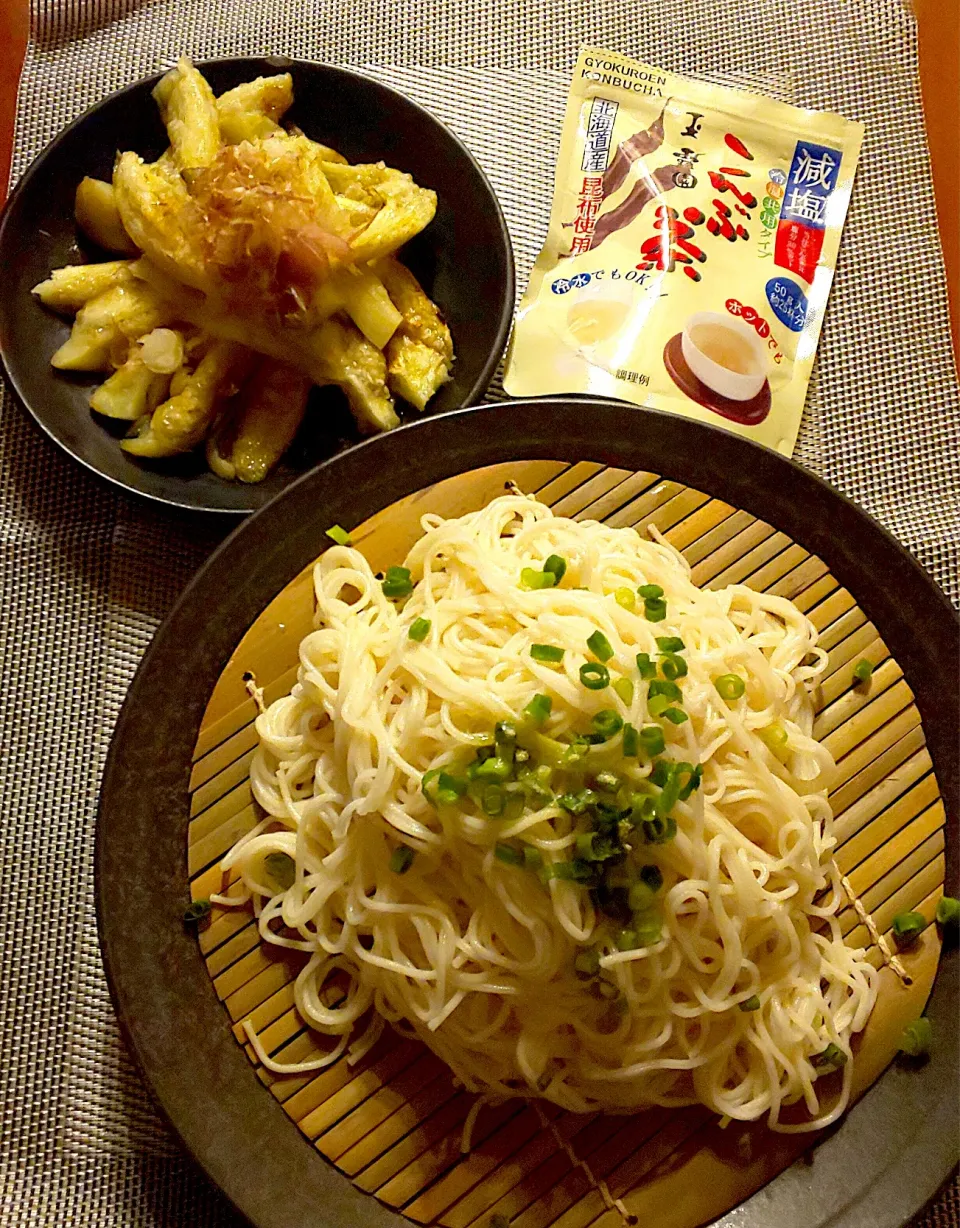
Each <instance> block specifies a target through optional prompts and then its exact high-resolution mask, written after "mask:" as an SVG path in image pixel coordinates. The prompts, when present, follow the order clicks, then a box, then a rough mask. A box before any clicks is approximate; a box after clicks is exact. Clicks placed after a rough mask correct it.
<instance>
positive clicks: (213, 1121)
mask: <svg viewBox="0 0 960 1228" xmlns="http://www.w3.org/2000/svg"><path fill="white" fill-rule="evenodd" d="M529 458H553V459H557V460H565V461H579V460H591V461H599V462H601V463H604V464H607V465H616V466H623V467H625V468H629V469H634V470H652V471H653V472H656V473H661V474H663V475H664V476H665V477H667V478H670V479H673V480H675V481H678V482H682V483H684V484H686V485H690V486H693V487H696V488H697V489H699V490H702V491H706V492H708V493H710V494H712V495H715V496H716V497H718V498H720V499H724V500H726V501H727V502H729V503H731V504H733V505H734V506H735V507H738V508H743V509H745V510H746V511H748V512H751V513H752V514H753V515H755V516H758V517H762V519H763V520H765V521H766V522H768V523H769V524H772V525H775V526H776V527H777V528H778V529H781V530H783V531H784V532H785V533H787V534H789V536H790V537H792V538H793V539H794V540H795V541H796V542H798V543H799V544H800V545H802V546H804V547H805V548H806V549H807V550H809V551H811V552H812V553H815V554H817V555H819V556H820V558H822V559H823V561H824V562H825V563H827V564H828V565H829V567H830V569H831V571H832V572H833V574H834V575H835V576H836V578H837V579H838V580H839V581H840V583H841V584H843V585H845V586H846V587H847V588H848V589H849V590H850V592H851V593H853V594H854V595H855V597H856V599H857V601H858V603H859V604H860V606H861V607H862V608H863V610H864V611H865V612H866V613H867V615H868V616H869V618H870V619H871V620H872V621H873V623H874V624H875V625H876V627H877V629H878V631H879V632H880V634H881V635H882V636H883V638H884V640H885V641H886V643H887V644H888V646H889V648H890V651H891V653H892V654H893V655H894V656H895V658H896V659H897V661H898V662H899V664H900V665H901V667H902V668H903V672H904V674H905V675H906V678H907V681H908V683H909V684H910V686H911V687H912V689H913V692H914V695H915V697H916V702H917V706H918V707H919V709H920V714H921V717H922V719H923V722H924V728H925V732H926V737H927V745H928V747H929V750H930V753H931V755H932V757H933V762H934V766H935V768H936V772H937V777H938V781H939V784H940V788H941V791H942V793H943V798H944V801H945V803H946V807H947V813H948V829H947V875H946V883H947V889H948V892H949V893H950V894H952V895H956V894H957V877H958V875H957V868H958V840H957V821H958V813H960V798H958V783H960V780H958V739H957V731H958V727H960V713H958V706H960V697H958V694H957V689H956V687H955V686H954V685H952V682H951V680H954V679H956V678H957V677H958V675H960V660H958V655H960V653H958V648H960V637H958V624H957V618H956V615H955V614H954V612H953V610H952V608H951V607H950V605H949V604H948V602H947V600H946V598H945V597H944V595H943V593H942V592H941V591H940V590H939V589H938V588H937V586H936V585H935V584H934V582H933V581H932V580H931V579H930V578H929V577H928V576H927V575H926V573H925V572H923V571H922V570H921V568H920V567H919V566H918V565H917V564H916V563H915V562H914V560H913V559H912V558H911V557H910V556H909V555H908V554H907V553H906V552H905V551H904V550H903V549H902V548H901V547H900V546H899V545H897V543H896V542H895V541H894V540H893V539H892V538H891V537H890V536H889V535H888V534H886V533H885V532H884V531H883V530H882V529H880V528H879V527H878V526H877V525H876V524H874V523H873V521H871V520H870V519H869V518H868V517H867V516H866V515H865V514H864V513H863V512H861V511H860V510H859V509H858V508H857V507H855V506H854V505H853V504H852V503H850V502H849V501H848V500H846V499H844V498H843V497H842V496H841V495H839V494H837V493H836V492H835V491H834V490H832V489H831V488H830V487H828V486H826V485H825V484H824V483H823V482H821V481H820V480H819V479H818V478H815V477H814V476H812V475H811V474H810V473H807V472H806V471H805V470H803V469H801V468H800V467H799V466H798V465H795V464H793V463H791V462H790V461H787V460H785V459H784V458H783V457H781V456H779V455H777V454H776V453H774V452H771V451H768V450H767V449H766V448H762V447H759V446H758V445H756V444H752V443H749V442H747V441H745V440H743V439H739V438H737V437H736V436H735V435H732V434H730V433H728V432H726V431H722V430H718V429H715V428H713V427H708V426H704V425H701V424H700V423H697V422H692V421H688V420H686V419H684V418H681V417H675V416H671V415H668V414H661V413H654V412H652V411H649V410H638V409H634V408H632V407H629V406H625V405H617V404H612V403H609V402H590V401H584V400H577V401H563V400H557V401H522V402H512V403H507V404H503V405H486V406H481V407H480V408H478V409H473V410H469V411H466V412H462V413H453V414H445V415H442V416H439V417H435V418H431V419H428V420H425V421H422V422H419V423H415V424H412V425H410V426H408V427H404V428H401V429H400V430H397V431H393V432H391V433H389V434H387V435H381V436H379V437H377V438H375V439H372V440H370V441H368V442H367V443H364V444H362V445H361V446H360V447H358V448H353V449H351V450H350V451H349V452H346V453H344V454H343V455H342V456H338V457H336V458H334V459H333V460H330V461H328V462H327V463H326V464H323V465H321V466H320V467H319V468H318V469H316V470H314V471H313V472H312V473H310V474H308V475H306V476H305V477H303V478H302V479H301V480H300V481H299V482H297V483H295V484H294V485H293V486H291V487H290V488H289V489H288V490H286V491H285V492H284V494H283V495H281V496H280V498H278V499H277V500H275V501H274V502H273V503H271V504H270V505H269V507H266V508H264V509H263V510H262V511H261V512H259V513H258V514H257V515H256V516H254V517H252V518H251V519H250V520H249V521H247V522H246V523H245V524H243V525H241V526H240V527H239V528H238V529H237V530H235V531H234V533H233V534H232V535H231V536H230V537H229V538H228V540H227V541H226V542H225V543H224V544H223V545H222V546H221V547H220V548H219V549H218V550H217V552H216V553H215V554H214V555H213V556H212V557H211V559H210V561H209V562H208V563H207V564H206V565H205V566H204V567H203V568H202V569H201V571H200V572H199V573H198V575H197V576H196V578H195V579H194V580H193V581H192V583H191V584H190V586H189V587H188V588H187V590H186V591H185V593H184V594H183V596H182V597H181V599H180V601H179V602H178V603H177V606H176V607H175V609H174V610H173V612H172V613H171V614H170V616H169V617H168V619H167V620H166V622H165V623H164V624H163V626H162V627H161V629H160V630H159V631H158V632H157V635H156V638H155V639H154V641H153V643H152V645H151V647H150V649H149V651H148V653H147V655H146V657H145V659H144V661H143V664H142V665H141V666H140V669H139V671H138V673H137V676H136V678H135V679H134V682H133V685H132V687H131V688H130V693H129V695H128V696H127V700H126V703H125V704H124V707H123V711H122V712H121V715H120V720H119V723H118V725H117V729H116V733H115V734H114V739H113V744H112V746H111V749H110V755H109V758H108V761H107V767H106V774H105V777H104V783H103V788H102V792H101V797H100V812H99V819H98V824H97V840H96V895H97V913H98V919H99V927H100V941H101V946H102V949H103V955H104V962H105V966H106V970H107V976H108V979H109V982H110V987H111V992H112V994H113V1000H114V1004H115V1006H116V1009H117V1014H118V1016H119V1018H120V1021H121V1025H122V1026H123V1028H124V1030H125V1033H126V1036H127V1038H128V1041H129V1044H130V1046H131V1048H132V1050H133V1053H134V1054H135V1055H136V1058H137V1060H138V1061H139V1063H140V1066H141V1067H142V1069H143V1071H144V1073H145V1075H146V1077H147V1080H148V1082H149V1084H150V1086H151V1088H152V1089H153V1091H154V1093H155V1095H156V1098H157V1100H158V1101H159V1103H160V1104H161V1105H162V1107H163V1108H164V1110H165V1111H166V1113H167V1115H168V1117H169V1119H170V1121H171V1122H172V1124H173V1126H174V1128H175V1129H176V1130H177V1131H178V1133H179V1134H180V1137H181V1138H182V1140H183V1142H184V1144H185V1145H186V1146H187V1148H188V1149H189V1150H190V1151H191V1152H192V1153H193V1155H194V1156H195V1157H196V1158H197V1160H199V1162H200V1163H201V1164H202V1165H203V1167H204V1168H205V1169H206V1170H207V1172H208V1173H209V1175H210V1176H211V1177H212V1178H213V1180H214V1181H215V1182H216V1183H217V1184H218V1185H219V1186H220V1187H221V1188H222V1189H223V1190H224V1191H225V1192H226V1193H227V1195H228V1196H229V1197H230V1198H231V1199H232V1200H233V1202H234V1203H235V1204H236V1206H237V1207H239V1208H240V1209H241V1210H242V1211H243V1212H244V1213H245V1214H246V1215H247V1216H248V1217H249V1218H250V1220H252V1221H253V1223H254V1224H256V1225H258V1226H259V1228H286V1226H287V1225H290V1224H297V1225H299V1226H300V1228H342V1225H345V1224H350V1225H355V1226H357V1228H363V1226H367V1225H369V1226H370V1228H376V1226H386V1225H399V1224H400V1223H401V1221H400V1220H399V1219H398V1217H396V1216H395V1215H393V1214H392V1213H390V1212H388V1211H386V1210H384V1209H383V1207H381V1206H380V1204H378V1203H376V1202H375V1201H374V1199H373V1198H370V1197H368V1196H367V1195H364V1194H361V1193H360V1192H358V1191H357V1190H356V1189H355V1188H354V1186H353V1185H352V1184H351V1183H350V1181H348V1180H347V1178H346V1177H343V1176H342V1175H341V1174H339V1173H338V1172H337V1171H336V1170H335V1169H334V1168H333V1167H331V1166H330V1165H329V1164H328V1163H327V1161H326V1160H324V1159H323V1157H322V1156H321V1155H320V1154H319V1153H318V1152H317V1151H316V1150H315V1149H314V1148H312V1147H311V1146H310V1145H309V1144H308V1143H307V1142H306V1141H305V1140H304V1139H303V1137H302V1135H301V1134H300V1133H299V1131H298V1129H297V1127H296V1125H295V1124H294V1123H293V1122H292V1121H291V1120H290V1119H289V1118H288V1117H287V1116H286V1115H285V1114H284V1112H283V1109H282V1108H281V1106H280V1105H279V1104H278V1103H277V1102H276V1101H275V1100H274V1098H273V1096H271V1094H270V1093H269V1092H268V1091H267V1089H266V1088H265V1087H263V1085H262V1084H261V1083H260V1082H259V1080H258V1079H257V1077H256V1075H255V1073H254V1071H253V1068H252V1067H251V1066H250V1063H249V1062H248V1061H247V1058H246V1056H245V1054H244V1053H243V1051H242V1049H241V1048H240V1046H239V1045H238V1044H237V1043H236V1041H235V1040H234V1038H233V1035H232V1034H231V1031H230V1028H229V1026H228V1020H227V1015H226V1012H225V1011H224V1009H223V1007H222V1006H221V1004H220V1003H219V1002H218V1001H217V998H216V996H215V994H214V992H213V988H212V986H211V984H210V978H209V975H208V974H207V970H206V967H205V965H204V962H203V959H202V958H201V955H200V951H199V948H198V946H197V943H196V940H195V939H194V938H191V937H189V936H187V935H186V934H185V933H184V929H183V925H182V923H181V916H182V913H183V909H184V907H185V906H186V903H187V902H188V899H189V891H188V881H187V873H186V856H185V852H186V834H187V823H188V819H189V813H188V802H189V799H188V794H187V789H188V782H189V777H190V765H191V762H190V761H191V755H192V751H193V746H194V743H195V740H196V736H197V731H198V729H199V725H200V720H201V717H202V715H203V711H204V707H205V705H206V703H207V700H208V698H209V696H210V693H211V691H212V689H213V687H214V685H215V683H216V681H217V678H218V677H219V675H220V673H221V671H222V670H223V667H224V665H225V664H226V662H227V660H228V658H229V657H230V655H231V653H232V652H233V650H234V649H235V648H236V646H237V644H238V642H239V641H240V639H241V637H242V636H243V634H244V632H245V631H246V630H247V628H248V627H249V626H250V625H251V623H253V622H254V620H255V619H256V618H257V616H258V615H259V614H260V613H261V611H262V610H263V608H264V607H265V606H266V605H267V604H268V603H269V602H270V601H271V600H272V599H273V597H275V596H276V594H277V593H278V592H279V591H280V590H281V589H282V588H283V587H284V586H285V585H286V584H287V583H288V582H289V581H290V580H291V579H292V578H293V577H294V576H295V575H296V574H297V573H298V572H299V571H300V570H301V569H302V568H303V567H305V566H306V565H307V564H308V563H309V562H310V561H311V560H312V559H314V558H315V557H316V556H317V555H318V554H319V553H320V551H321V550H322V549H323V547H324V545H325V538H324V535H323V533H324V529H325V528H326V527H327V526H328V525H330V524H334V523H336V524H343V525H346V526H353V525H356V524H358V523H359V522H360V521H362V520H364V519H366V518H367V517H368V516H370V515H372V514H373V513H374V512H377V511H379V510H381V509H382V508H384V507H386V506H387V505H388V504H390V503H392V502H393V501H395V500H396V499H400V498H402V497H403V496H405V495H408V494H410V493H411V492H413V491H416V490H419V489H421V488H422V487H424V486H427V485H428V484H430V483H432V482H436V481H439V480H441V479H443V478H447V477H451V476H453V475H455V474H458V473H462V472H465V471H467V470H470V469H474V468H477V467H479V466H482V465H491V464H495V463H497V462H500V461H510V460H522V459H529ZM171 679H175V680H176V681H175V684H171ZM958 963H960V961H958V953H957V950H956V949H953V950H950V951H946V952H945V953H944V956H943V959H942V961H941V965H940V970H939V972H938V974H937V980H936V985H935V988H934V992H933V995H932V997H931V1000H930V1003H929V1007H928V1013H929V1015H930V1017H931V1019H932V1021H933V1027H934V1034H935V1036H936V1045H935V1047H934V1049H933V1053H932V1056H931V1058H930V1060H929V1061H928V1062H927V1064H926V1065H925V1066H923V1067H921V1068H920V1069H917V1070H909V1071H907V1070H904V1069H901V1068H900V1067H899V1066H898V1065H896V1064H894V1066H892V1067H891V1068H890V1069H889V1070H888V1071H887V1072H886V1074H885V1075H884V1076H883V1077H882V1078H881V1079H880V1080H879V1081H878V1082H877V1083H876V1084H874V1086H873V1087H872V1088H871V1089H870V1091H869V1092H868V1093H867V1094H866V1095H865V1096H864V1097H863V1099H862V1100H861V1101H860V1102H859V1103H858V1104H857V1105H855V1106H854V1108H853V1109H852V1110H851V1111H850V1113H849V1114H848V1115H847V1116H846V1118H845V1119H844V1121H843V1123H842V1125H841V1126H840V1128H839V1129H837V1130H836V1131H834V1132H832V1133H831V1134H829V1136H828V1137H826V1138H824V1139H823V1140H822V1141H821V1142H820V1143H819V1144H818V1145H817V1147H816V1149H815V1151H814V1153H813V1162H812V1163H803V1162H798V1163H796V1164H794V1165H793V1166H792V1167H791V1168H789V1169H788V1170H787V1171H786V1172H784V1173H782V1174H781V1175H780V1176H779V1177H777V1178H776V1179H775V1180H774V1181H772V1182H771V1183H770V1184H769V1185H768V1186H766V1187H765V1188H764V1189H762V1190H760V1191H759V1192H758V1193H757V1194H755V1195H754V1196H753V1197H752V1198H750V1199H749V1200H748V1201H747V1202H746V1203H745V1204H743V1205H742V1206H741V1207H739V1208H738V1209H737V1210H736V1211H735V1212H732V1213H731V1214H730V1215H729V1216H727V1217H725V1218H724V1220H722V1221H721V1222H722V1223H727V1224H730V1225H732V1224H734V1223H736V1225H737V1228H770V1226H771V1225H774V1224H776V1225H777V1228H826V1226H827V1225H830V1228H896V1226H898V1225H901V1224H903V1223H905V1222H906V1221H907V1220H908V1219H909V1218H910V1216H911V1215H912V1214H913V1213H914V1212H916V1211H917V1210H918V1209H919V1208H920V1207H921V1206H923V1204H924V1203H925V1202H926V1201H927V1200H928V1199H929V1198H930V1197H931V1196H932V1195H933V1194H934V1192H935V1191H936V1190H937V1188H938V1186H939V1185H940V1184H941V1183H942V1182H943V1180H944V1179H945V1178H946V1176H947V1175H948V1173H949V1172H950V1169H951V1167H952V1166H953V1165H954V1164H955V1163H956V1161H957V1151H958V1146H957V1131H956V1125H957V1122H956V1111H957V1104H956V1089H957V1081H958V1043H957V1028H956V1021H957V1014H958V975H957V974H958Z"/></svg>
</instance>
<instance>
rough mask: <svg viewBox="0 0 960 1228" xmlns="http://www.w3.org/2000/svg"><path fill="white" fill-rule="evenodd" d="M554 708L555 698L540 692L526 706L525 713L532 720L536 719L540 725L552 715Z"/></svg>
mask: <svg viewBox="0 0 960 1228" xmlns="http://www.w3.org/2000/svg"><path fill="white" fill-rule="evenodd" d="M552 708H553V700H552V699H551V698H550V696H549V695H543V694H541V693H539V692H538V693H537V694H536V695H534V697H533V699H531V700H530V702H529V703H528V704H527V706H526V707H525V708H524V710H523V715H524V716H527V717H529V718H530V720H532V721H535V722H536V723H537V724H538V725H542V724H543V722H544V721H545V720H546V719H547V717H548V716H549V715H550V710H551V709H552Z"/></svg>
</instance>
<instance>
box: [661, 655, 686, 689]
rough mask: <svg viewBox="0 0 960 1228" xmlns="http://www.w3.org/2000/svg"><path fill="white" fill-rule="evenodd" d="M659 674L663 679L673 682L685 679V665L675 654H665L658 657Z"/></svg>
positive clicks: (681, 658)
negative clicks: (677, 679)
mask: <svg viewBox="0 0 960 1228" xmlns="http://www.w3.org/2000/svg"><path fill="white" fill-rule="evenodd" d="M660 672H661V673H662V674H663V676H664V678H669V679H670V681H671V682H673V681H674V679H676V678H685V677H686V675H687V663H686V661H684V659H683V657H678V656H677V654H676V653H675V652H665V653H663V654H662V656H661V657H660Z"/></svg>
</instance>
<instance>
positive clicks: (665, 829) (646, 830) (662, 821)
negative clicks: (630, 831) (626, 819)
mask: <svg viewBox="0 0 960 1228" xmlns="http://www.w3.org/2000/svg"><path fill="white" fill-rule="evenodd" d="M643 834H644V835H645V836H646V838H647V839H648V840H649V841H650V843H651V844H667V843H668V841H670V840H672V839H673V838H674V836H675V835H676V834H677V823H676V820H675V819H673V818H671V817H670V816H669V815H660V814H658V815H655V816H654V817H653V818H652V819H644V821H643Z"/></svg>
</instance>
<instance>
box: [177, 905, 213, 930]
mask: <svg viewBox="0 0 960 1228" xmlns="http://www.w3.org/2000/svg"><path fill="white" fill-rule="evenodd" d="M212 907H213V906H212V904H211V903H210V901H209V900H193V901H192V903H190V904H188V905H187V907H186V908H185V909H184V912H183V924H184V925H186V926H191V927H194V928H196V929H199V928H200V923H201V921H205V920H206V919H207V917H209V916H210V909H211V908H212Z"/></svg>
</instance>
